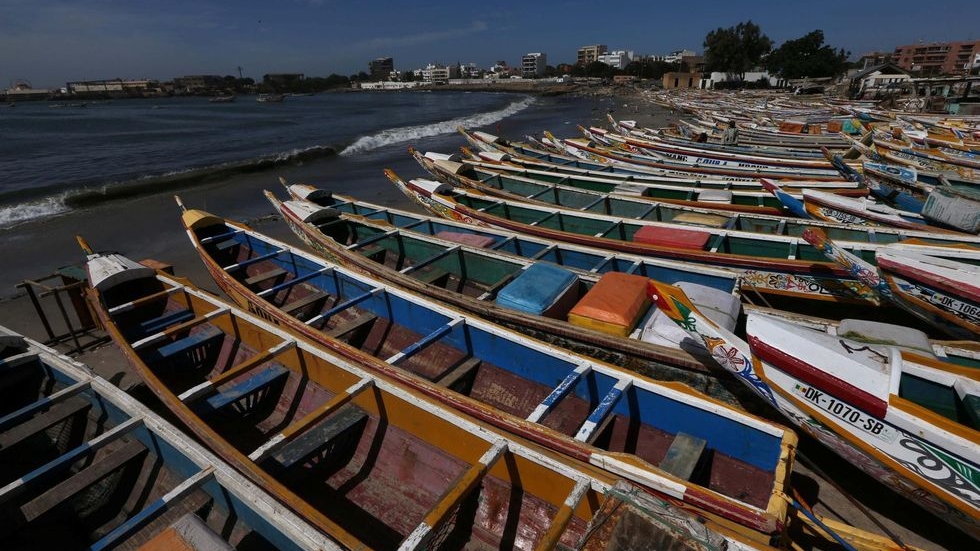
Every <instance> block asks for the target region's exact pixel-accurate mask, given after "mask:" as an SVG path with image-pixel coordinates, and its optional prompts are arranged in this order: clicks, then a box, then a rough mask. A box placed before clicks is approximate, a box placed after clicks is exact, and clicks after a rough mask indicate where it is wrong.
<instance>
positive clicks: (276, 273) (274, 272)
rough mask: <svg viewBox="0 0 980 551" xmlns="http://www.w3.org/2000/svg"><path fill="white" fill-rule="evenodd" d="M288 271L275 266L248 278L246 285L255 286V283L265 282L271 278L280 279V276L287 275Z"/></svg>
mask: <svg viewBox="0 0 980 551" xmlns="http://www.w3.org/2000/svg"><path fill="white" fill-rule="evenodd" d="M286 273H287V272H286V270H284V269H282V268H273V269H271V270H266V271H264V272H262V273H258V274H255V275H254V276H252V277H249V278H246V279H245V285H248V286H249V287H253V286H255V285H259V284H260V283H265V282H266V281H269V280H270V279H272V280H274V279H278V278H279V277H282V276H284V275H286Z"/></svg>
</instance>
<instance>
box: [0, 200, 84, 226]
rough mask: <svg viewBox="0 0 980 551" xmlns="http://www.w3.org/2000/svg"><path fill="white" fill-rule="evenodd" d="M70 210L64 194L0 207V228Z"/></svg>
mask: <svg viewBox="0 0 980 551" xmlns="http://www.w3.org/2000/svg"><path fill="white" fill-rule="evenodd" d="M68 210H69V208H68V205H66V204H65V196H64V195H58V196H52V197H46V198H44V199H40V200H37V201H30V202H27V203H20V204H17V205H11V206H8V207H0V229H9V228H12V227H14V226H17V225H20V224H23V223H24V222H28V221H30V220H35V219H37V218H45V217H49V216H54V215H57V214H61V213H63V212H66V211H68Z"/></svg>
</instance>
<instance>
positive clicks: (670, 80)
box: [662, 72, 706, 90]
mask: <svg viewBox="0 0 980 551" xmlns="http://www.w3.org/2000/svg"><path fill="white" fill-rule="evenodd" d="M662 82H663V86H664V89H666V90H671V89H685V88H705V87H706V86H705V85H704V82H703V81H702V79H701V73H679V72H673V73H664V77H663V81H662Z"/></svg>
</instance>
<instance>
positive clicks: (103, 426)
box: [0, 327, 342, 551]
mask: <svg viewBox="0 0 980 551" xmlns="http://www.w3.org/2000/svg"><path fill="white" fill-rule="evenodd" d="M0 518H2V519H3V520H2V522H0V547H2V548H3V549H7V550H10V551H13V550H18V549H24V550H28V549H59V550H73V549H94V550H101V549H137V548H139V549H146V550H150V549H192V548H193V549H214V550H219V549H233V548H238V549H246V548H247V549H256V550H265V549H280V550H295V551H299V550H311V551H312V550H322V551H327V550H335V551H340V550H341V549H342V547H340V546H339V545H337V544H336V543H334V542H333V541H332V540H330V539H329V538H328V537H327V536H326V535H324V534H323V533H322V532H320V531H318V530H317V529H315V528H314V527H313V526H312V525H310V524H309V523H307V522H306V521H305V520H304V519H303V518H301V517H299V516H297V515H295V514H293V513H292V512H290V511H287V510H284V509H283V508H282V507H281V506H279V505H278V504H276V503H275V501H274V500H273V499H272V497H271V496H270V495H269V494H268V493H266V492H265V491H264V490H263V489H261V488H260V487H259V486H257V485H255V484H253V483H251V482H249V481H248V480H246V479H245V478H244V477H243V476H242V475H241V474H239V473H237V472H236V471H235V470H234V469H232V468H231V466H230V465H228V464H227V463H225V462H224V461H222V460H221V459H219V458H218V457H217V456H215V455H214V454H212V453H211V452H209V451H207V450H205V449H204V448H203V447H202V446H201V445H199V444H197V443H196V442H194V441H193V440H191V439H190V437H189V436H187V435H186V434H184V433H182V432H181V431H180V430H178V429H177V428H176V427H174V426H173V425H172V424H171V423H169V422H168V421H165V420H164V419H163V418H161V417H160V416H159V415H157V414H155V413H153V412H152V411H150V410H149V409H148V408H147V407H146V406H145V405H143V404H141V403H139V402H138V401H137V400H136V399H135V398H133V397H132V396H130V395H128V394H126V393H125V392H123V391H122V390H120V389H118V388H117V387H115V386H113V385H112V384H111V383H109V382H108V381H106V380H105V379H103V378H101V377H98V376H94V375H92V373H91V372H90V371H89V370H88V368H87V367H86V366H84V365H82V364H80V363H78V362H76V361H74V360H72V359H70V358H67V357H65V356H61V355H59V354H58V353H56V352H55V351H54V350H52V349H50V348H47V347H45V346H43V345H41V344H39V343H37V342H35V341H33V340H31V339H28V338H25V337H23V336H21V335H18V334H16V333H14V332H13V331H10V330H9V329H6V328H4V327H0Z"/></svg>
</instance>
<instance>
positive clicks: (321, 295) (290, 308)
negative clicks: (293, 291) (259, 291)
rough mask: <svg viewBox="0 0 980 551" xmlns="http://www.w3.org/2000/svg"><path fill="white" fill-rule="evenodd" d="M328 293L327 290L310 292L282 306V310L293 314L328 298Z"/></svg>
mask: <svg viewBox="0 0 980 551" xmlns="http://www.w3.org/2000/svg"><path fill="white" fill-rule="evenodd" d="M327 296H328V295H327V293H326V292H325V291H317V292H315V293H310V294H308V295H306V296H305V297H303V298H300V299H297V300H294V301H293V302H290V303H289V304H287V305H285V306H283V307H282V311H283V312H285V313H287V314H290V315H292V314H293V313H294V312H298V311H300V310H302V309H303V308H306V307H307V306H309V305H311V304H313V303H315V302H317V301H320V300H324V299H326V298H327Z"/></svg>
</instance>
